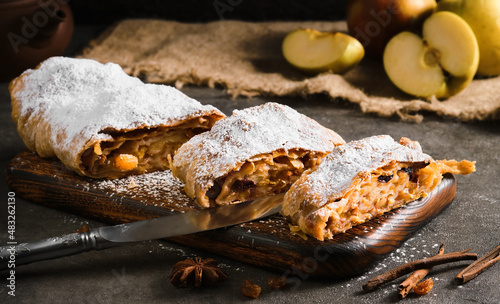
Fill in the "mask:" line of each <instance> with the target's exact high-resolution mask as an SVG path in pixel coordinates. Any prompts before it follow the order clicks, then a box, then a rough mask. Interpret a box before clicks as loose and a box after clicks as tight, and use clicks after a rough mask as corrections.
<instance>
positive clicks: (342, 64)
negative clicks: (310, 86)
mask: <svg viewBox="0 0 500 304" xmlns="http://www.w3.org/2000/svg"><path fill="white" fill-rule="evenodd" d="M282 51H283V56H284V57H285V59H286V60H287V61H288V62H289V63H290V64H291V65H293V66H294V67H296V68H297V69H300V70H302V71H304V72H308V73H320V72H325V71H331V72H333V73H337V74H342V73H345V72H347V71H348V70H350V69H351V68H353V67H354V66H356V65H357V64H358V63H359V62H360V61H361V59H363V56H364V54H365V51H364V49H363V46H362V45H361V43H360V42H359V41H358V40H356V39H355V38H354V37H351V36H349V35H347V34H344V33H339V32H336V33H330V32H326V33H323V32H319V31H316V30H313V29H297V30H295V31H292V32H290V33H289V34H288V35H287V36H286V37H285V39H284V40H283V44H282Z"/></svg>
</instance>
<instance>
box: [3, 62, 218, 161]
mask: <svg viewBox="0 0 500 304" xmlns="http://www.w3.org/2000/svg"><path fill="white" fill-rule="evenodd" d="M9 90H10V91H11V96H12V106H13V112H12V118H13V119H14V121H16V122H17V125H18V131H19V134H20V135H21V138H22V139H23V140H24V142H25V143H26V145H27V146H28V148H29V149H30V150H32V151H36V152H38V154H39V155H40V156H42V157H53V156H57V157H59V158H60V159H61V160H63V162H64V160H66V162H65V163H67V162H69V163H72V162H78V160H77V157H78V153H80V152H81V151H83V150H85V149H87V148H88V147H91V146H92V145H93V144H94V143H95V142H98V141H104V140H110V139H111V136H110V135H109V132H110V131H120V132H123V131H130V130H135V129H146V128H154V127H160V126H161V127H171V126H175V125H177V124H179V123H180V122H182V121H183V120H185V119H190V118H193V117H197V116H202V115H211V114H214V115H217V116H220V117H223V116H224V114H223V113H221V112H220V111H219V110H217V109H216V108H214V107H212V106H208V105H207V106H204V105H201V104H200V103H199V102H198V101H196V100H194V99H192V98H189V97H188V96H186V95H185V94H183V93H182V92H180V91H179V90H177V89H175V88H173V87H169V86H165V85H153V84H144V83H143V82H141V81H140V80H139V79H138V78H135V77H131V76H128V75H127V74H126V73H125V72H124V71H123V70H122V69H121V68H120V66H118V65H117V64H113V63H107V64H101V63H99V62H97V61H94V60H90V59H75V58H66V57H52V58H49V59H47V60H46V61H44V62H42V63H41V64H40V65H39V66H38V67H37V68H36V69H33V70H27V71H25V72H24V73H23V74H22V75H21V76H20V77H18V78H16V79H15V80H13V81H12V82H11V84H10V86H9Z"/></svg>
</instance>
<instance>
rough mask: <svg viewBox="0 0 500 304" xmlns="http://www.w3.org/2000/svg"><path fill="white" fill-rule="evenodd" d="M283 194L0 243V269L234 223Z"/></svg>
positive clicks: (268, 211)
mask: <svg viewBox="0 0 500 304" xmlns="http://www.w3.org/2000/svg"><path fill="white" fill-rule="evenodd" d="M283 196H284V194H278V195H275V196H271V197H267V198H260V199H256V200H253V201H247V202H242V203H238V204H233V205H224V206H218V207H213V208H208V209H201V210H194V211H189V212H185V213H178V214H174V215H168V216H162V217H158V218H152V219H148V220H143V221H137V222H132V223H126V224H120V225H114V226H104V227H99V228H93V229H90V230H88V231H84V232H75V233H71V234H65V235H62V236H59V237H53V238H48V239H44V240H41V241H36V242H31V243H21V244H13V243H8V245H7V246H4V247H0V271H1V270H5V269H8V268H13V267H18V266H21V265H25V264H29V263H32V262H36V261H43V260H49V259H55V258H60V257H64V256H70V255H75V254H79V253H82V252H87V251H91V250H103V249H107V248H111V247H116V246H120V245H123V244H128V243H133V242H141V241H147V240H156V239H162V238H168V237H173V236H179V235H186V234H192V233H196V232H201V231H208V230H214V229H218V228H223V227H228V226H233V225H237V224H241V223H244V222H249V221H252V220H256V219H260V218H264V217H267V216H269V215H272V214H275V213H278V212H279V211H280V210H281V202H282V200H283Z"/></svg>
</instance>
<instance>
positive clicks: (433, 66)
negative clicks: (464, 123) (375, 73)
mask: <svg viewBox="0 0 500 304" xmlns="http://www.w3.org/2000/svg"><path fill="white" fill-rule="evenodd" d="M383 61H384V68H385V71H386V73H387V75H388V76H389V78H390V80H391V81H392V82H393V83H394V84H395V85H396V86H397V87H398V88H400V89H401V90H402V91H404V92H406V93H408V94H410V95H414V96H418V97H424V98H428V97H431V96H433V95H434V96H436V97H437V98H439V99H445V98H448V97H450V96H452V95H455V94H457V93H459V92H460V91H462V90H463V89H465V88H466V87H467V86H468V85H469V83H470V82H471V81H472V79H473V78H474V75H475V74H476V71H477V66H478V63H479V48H478V44H477V41H476V37H475V36H474V33H473V32H472V29H471V28H470V27H469V25H468V24H467V22H465V21H464V20H463V19H462V18H460V17H459V16H458V15H456V14H454V13H451V12H437V13H434V14H432V15H431V16H430V17H429V18H427V19H426V20H425V22H424V24H423V28H422V37H421V36H419V35H417V34H414V33H412V32H402V33H400V34H398V35H396V36H394V37H393V38H392V39H391V40H390V41H389V43H388V44H387V47H386V48H385V51H384V57H383Z"/></svg>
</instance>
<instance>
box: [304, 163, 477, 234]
mask: <svg viewBox="0 0 500 304" xmlns="http://www.w3.org/2000/svg"><path fill="white" fill-rule="evenodd" d="M473 171H474V164H473V163H471V162H469V161H461V162H457V161H455V160H449V161H447V160H444V161H437V162H435V161H432V162H431V163H429V164H427V163H424V162H419V163H395V164H394V163H393V164H390V165H387V166H385V167H381V168H378V169H376V170H374V171H372V172H371V173H369V174H367V175H362V176H361V177H358V178H356V179H354V181H353V183H352V185H351V186H350V187H349V188H348V190H347V191H346V192H345V193H344V194H343V196H342V197H341V198H337V199H336V200H335V201H333V202H331V203H328V204H325V205H324V206H322V207H321V208H320V209H312V208H311V210H304V211H303V214H309V215H308V216H306V219H305V225H306V227H307V229H308V230H309V231H310V232H311V234H312V235H313V236H314V237H316V238H318V239H320V240H323V239H329V238H331V237H332V236H333V235H335V234H338V233H342V232H345V231H346V230H348V229H350V228H351V227H353V226H355V225H358V224H361V223H364V222H366V221H368V220H370V219H372V218H374V217H377V216H379V215H381V214H383V213H385V212H388V211H390V210H393V209H395V208H398V207H400V206H402V205H405V204H406V203H409V202H411V201H414V200H416V199H419V198H421V197H426V196H427V195H428V193H430V192H431V191H432V190H434V188H435V187H436V186H437V185H438V184H439V183H440V182H441V180H442V174H444V173H454V174H469V173H472V172H473ZM310 207H312V206H310ZM318 221H319V222H322V223H323V225H318V224H317V223H318Z"/></svg>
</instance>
